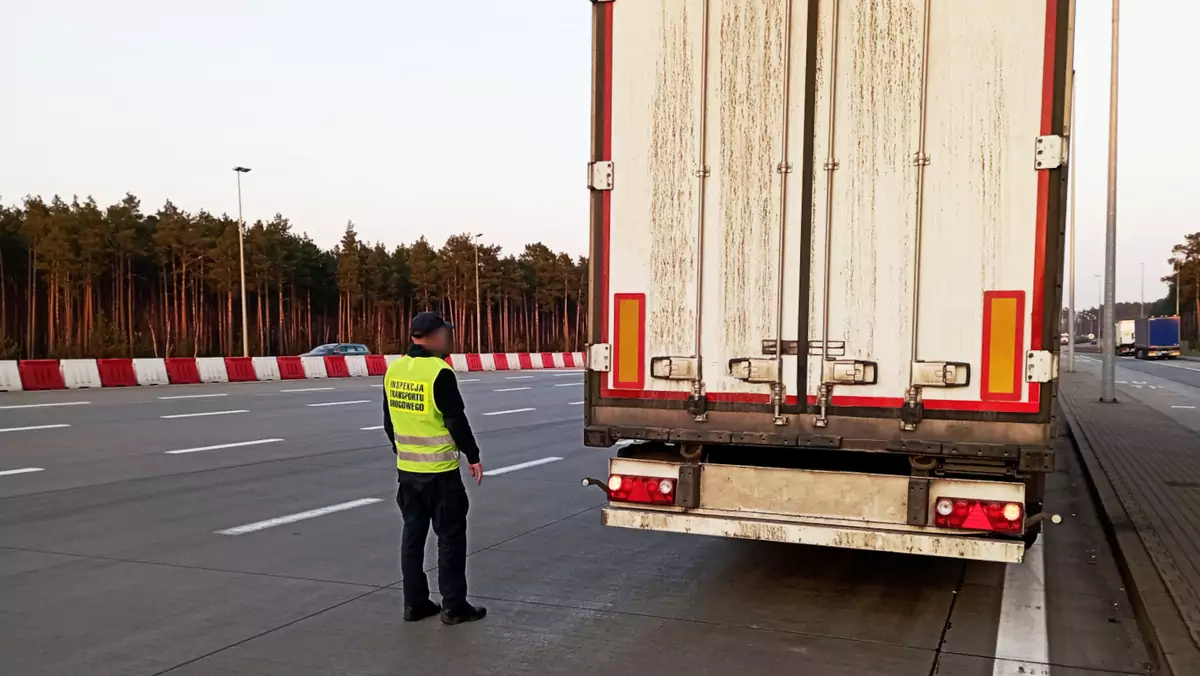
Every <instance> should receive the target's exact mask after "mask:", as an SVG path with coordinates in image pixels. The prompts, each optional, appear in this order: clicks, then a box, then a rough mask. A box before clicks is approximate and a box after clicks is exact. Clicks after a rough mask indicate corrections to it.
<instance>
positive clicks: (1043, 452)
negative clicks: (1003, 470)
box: [1018, 448, 1054, 472]
mask: <svg viewBox="0 0 1200 676" xmlns="http://www.w3.org/2000/svg"><path fill="white" fill-rule="evenodd" d="M1020 454H1021V460H1020V464H1019V465H1018V468H1019V469H1020V470H1021V471H1022V472H1053V471H1054V450H1053V449H1050V448H1044V449H1041V448H1039V449H1034V448H1022V449H1021V450H1020Z"/></svg>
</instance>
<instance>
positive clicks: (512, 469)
mask: <svg viewBox="0 0 1200 676" xmlns="http://www.w3.org/2000/svg"><path fill="white" fill-rule="evenodd" d="M559 460H562V458H558V457H550V458H542V459H541V460H530V461H529V462H519V463H517V464H515V465H509V466H507V467H497V468H496V469H488V470H484V472H483V475H484V476H500V475H501V474H508V473H509V472H515V471H517V470H519V469H528V468H530V467H537V466H538V465H545V464H548V463H551V462H558V461H559Z"/></svg>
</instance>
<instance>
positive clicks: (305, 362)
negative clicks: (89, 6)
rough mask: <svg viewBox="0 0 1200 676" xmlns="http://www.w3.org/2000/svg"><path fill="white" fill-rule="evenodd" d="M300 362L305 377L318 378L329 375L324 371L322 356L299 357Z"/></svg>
mask: <svg viewBox="0 0 1200 676" xmlns="http://www.w3.org/2000/svg"><path fill="white" fill-rule="evenodd" d="M300 364H301V366H303V367H304V377H305V378H309V379H320V378H328V377H329V376H328V375H327V374H326V373H325V358H324V357H300Z"/></svg>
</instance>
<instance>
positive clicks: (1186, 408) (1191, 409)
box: [1171, 406, 1196, 411]
mask: <svg viewBox="0 0 1200 676" xmlns="http://www.w3.org/2000/svg"><path fill="white" fill-rule="evenodd" d="M1171 408H1182V409H1184V410H1187V411H1194V410H1196V407H1195V406H1172V407H1171Z"/></svg>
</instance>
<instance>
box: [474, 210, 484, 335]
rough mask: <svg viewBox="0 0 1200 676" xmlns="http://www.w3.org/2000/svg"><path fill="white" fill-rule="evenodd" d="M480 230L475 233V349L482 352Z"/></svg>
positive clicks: (481, 235)
mask: <svg viewBox="0 0 1200 676" xmlns="http://www.w3.org/2000/svg"><path fill="white" fill-rule="evenodd" d="M481 237H483V233H482V232H477V233H475V237H474V238H473V239H474V240H475V349H476V350H478V351H479V352H483V306H482V305H481V304H480V303H479V238H481Z"/></svg>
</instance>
